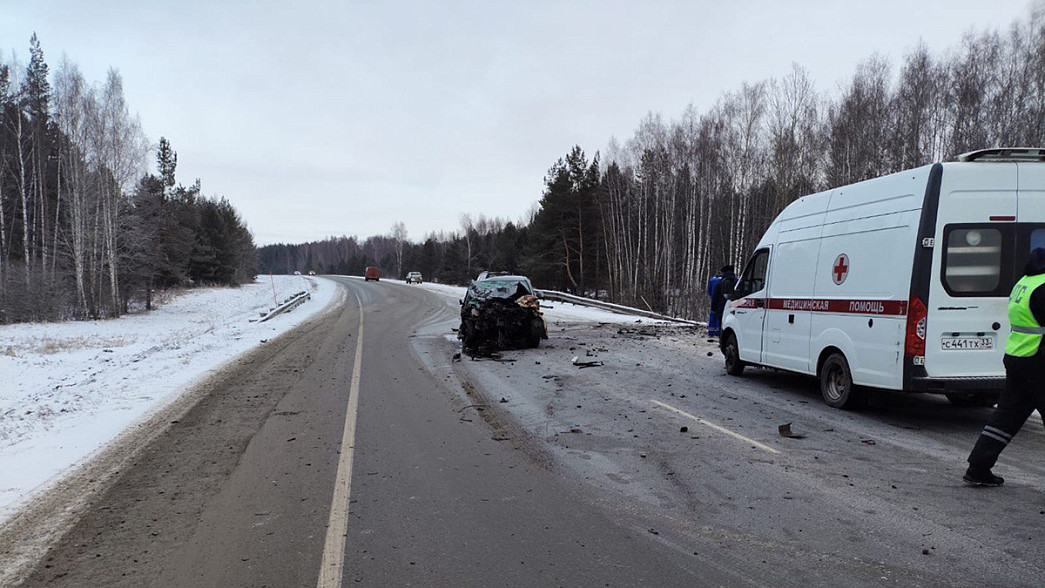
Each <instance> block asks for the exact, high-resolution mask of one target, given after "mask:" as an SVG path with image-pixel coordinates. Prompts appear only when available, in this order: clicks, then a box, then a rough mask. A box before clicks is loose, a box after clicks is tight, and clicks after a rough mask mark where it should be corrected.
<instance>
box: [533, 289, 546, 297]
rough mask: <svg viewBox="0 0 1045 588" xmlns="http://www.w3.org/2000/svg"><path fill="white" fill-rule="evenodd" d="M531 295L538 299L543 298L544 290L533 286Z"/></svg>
mask: <svg viewBox="0 0 1045 588" xmlns="http://www.w3.org/2000/svg"><path fill="white" fill-rule="evenodd" d="M533 295H534V296H536V297H537V298H538V299H539V300H544V292H543V291H541V290H538V289H536V288H534V290H533Z"/></svg>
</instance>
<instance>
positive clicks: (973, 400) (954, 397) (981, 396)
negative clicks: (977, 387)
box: [947, 392, 1001, 407]
mask: <svg viewBox="0 0 1045 588" xmlns="http://www.w3.org/2000/svg"><path fill="white" fill-rule="evenodd" d="M1000 397H1001V393H999V392H973V393H972V394H947V400H950V401H951V404H953V405H955V406H962V407H970V406H979V407H991V406H994V405H995V404H998V398H1000Z"/></svg>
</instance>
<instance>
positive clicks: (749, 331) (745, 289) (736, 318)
mask: <svg viewBox="0 0 1045 588" xmlns="http://www.w3.org/2000/svg"><path fill="white" fill-rule="evenodd" d="M769 251H770V250H769V248H768V247H765V248H762V249H759V250H757V251H755V253H754V254H752V256H751V259H750V260H748V262H747V266H745V267H744V273H743V274H741V275H740V281H739V282H737V286H736V288H735V289H734V292H733V296H732V300H731V302H730V303H729V313H730V314H731V315H733V325H734V327H735V329H736V333H737V346H738V348H739V351H740V359H742V360H744V361H747V362H752V363H761V362H762V339H763V324H764V323H765V318H766V276H767V275H768V270H769Z"/></svg>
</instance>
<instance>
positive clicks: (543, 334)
mask: <svg viewBox="0 0 1045 588" xmlns="http://www.w3.org/2000/svg"><path fill="white" fill-rule="evenodd" d="M457 336H458V337H459V338H460V339H461V341H462V342H463V343H464V347H465V349H473V350H488V351H495V350H498V349H518V348H523V347H537V346H538V345H540V343H541V339H547V338H548V327H547V325H546V324H545V322H544V316H543V315H542V314H541V303H540V300H538V299H537V295H536V292H535V290H534V289H533V284H531V283H530V279H529V278H527V277H526V276H512V275H492V274H490V273H487V272H483V274H480V279H478V280H473V281H472V283H471V285H469V286H468V291H467V292H465V296H464V299H462V300H461V328H460V329H458V332H457Z"/></svg>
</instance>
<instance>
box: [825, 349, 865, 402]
mask: <svg viewBox="0 0 1045 588" xmlns="http://www.w3.org/2000/svg"><path fill="white" fill-rule="evenodd" d="M820 393H821V394H823V396H824V402H826V403H827V404H828V406H833V407H835V408H860V407H862V406H865V405H866V404H867V393H866V392H865V391H863V390H861V389H860V388H857V387H856V386H854V385H853V374H852V373H851V372H850V371H849V362H848V361H846V360H845V356H844V355H842V354H841V353H832V354H831V355H830V356H828V358H827V359H826V360H825V361H824V365H823V366H821V367H820Z"/></svg>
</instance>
